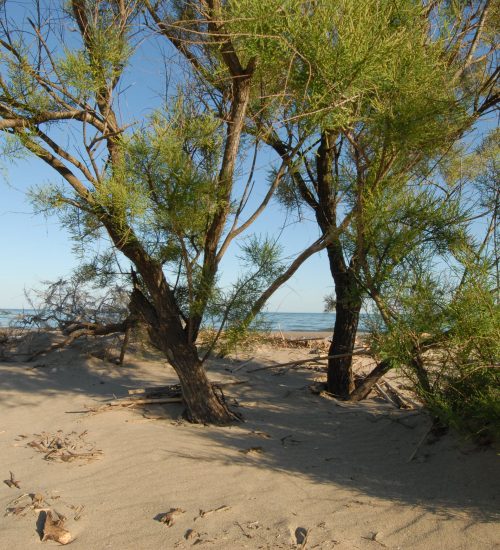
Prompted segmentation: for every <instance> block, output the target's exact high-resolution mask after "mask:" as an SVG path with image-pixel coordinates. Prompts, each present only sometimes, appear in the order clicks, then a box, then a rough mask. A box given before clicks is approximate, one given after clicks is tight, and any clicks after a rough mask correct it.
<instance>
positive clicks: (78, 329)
mask: <svg viewBox="0 0 500 550" xmlns="http://www.w3.org/2000/svg"><path fill="white" fill-rule="evenodd" d="M128 327H129V321H128V320H127V319H126V320H125V321H122V322H121V323H110V324H108V325H96V324H92V323H81V324H78V325H76V324H74V325H72V326H71V329H72V331H71V332H70V334H69V336H67V337H66V338H65V339H64V340H63V341H62V342H59V343H57V344H52V346H49V347H48V348H45V349H42V350H38V351H37V352H35V353H34V354H33V355H31V357H29V358H28V359H27V360H26V362H30V361H33V359H36V358H37V357H40V355H46V354H47V353H51V352H53V351H56V350H58V349H62V348H65V347H66V346H69V345H70V344H71V343H73V342H74V341H75V340H76V339H77V338H81V337H82V336H105V335H107V334H113V333H115V332H126V330H127V328H128ZM66 332H67V331H66ZM122 352H123V355H124V354H125V352H124V351H123V348H122ZM121 355H122V354H120V357H121Z"/></svg>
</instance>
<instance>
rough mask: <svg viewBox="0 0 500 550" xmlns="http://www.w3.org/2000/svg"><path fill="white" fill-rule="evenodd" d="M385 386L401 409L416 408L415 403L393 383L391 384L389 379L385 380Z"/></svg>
mask: <svg viewBox="0 0 500 550" xmlns="http://www.w3.org/2000/svg"><path fill="white" fill-rule="evenodd" d="M384 386H385V387H386V389H387V392H388V394H389V395H390V396H391V399H393V400H394V402H395V403H396V404H397V406H398V407H399V408H400V409H413V408H414V406H415V405H414V403H412V402H411V401H410V400H408V399H407V398H406V397H405V396H404V395H402V394H401V393H400V392H399V391H398V390H397V389H396V388H395V387H394V386H393V385H392V384H389V382H387V380H384Z"/></svg>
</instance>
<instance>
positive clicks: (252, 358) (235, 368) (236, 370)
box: [230, 357, 255, 372]
mask: <svg viewBox="0 0 500 550" xmlns="http://www.w3.org/2000/svg"><path fill="white" fill-rule="evenodd" d="M254 359H255V357H250V359H248V360H247V361H245V362H243V363H241V365H238V366H237V367H234V369H230V370H231V372H238V371H239V370H241V369H242V368H243V367H246V366H247V365H248V364H250V363H251V362H252V361H253V360H254Z"/></svg>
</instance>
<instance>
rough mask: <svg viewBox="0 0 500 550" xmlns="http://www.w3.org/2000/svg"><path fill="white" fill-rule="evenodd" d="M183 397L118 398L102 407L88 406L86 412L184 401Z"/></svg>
mask: <svg viewBox="0 0 500 550" xmlns="http://www.w3.org/2000/svg"><path fill="white" fill-rule="evenodd" d="M183 402H184V399H183V398H182V397H162V398H154V397H151V398H143V399H117V400H116V401H112V402H111V403H106V404H105V405H101V406H100V407H88V408H87V411H86V412H103V411H110V410H112V409H117V408H119V407H124V408H127V409H133V408H134V407H136V406H137V405H164V404H168V403H183Z"/></svg>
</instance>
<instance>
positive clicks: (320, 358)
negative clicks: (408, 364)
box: [247, 350, 371, 373]
mask: <svg viewBox="0 0 500 550" xmlns="http://www.w3.org/2000/svg"><path fill="white" fill-rule="evenodd" d="M354 355H371V353H370V352H369V351H361V350H360V351H353V352H352V353H340V354H338V355H317V356H315V357H309V358H308V359H300V360H298V361H289V362H288V363H277V364H276V365H266V366H265V367H259V368H258V369H254V370H250V371H247V372H249V373H251V372H259V371H261V370H268V369H280V368H283V367H299V366H300V365H304V364H305V363H311V362H315V361H325V360H327V359H341V358H342V357H352V356H354Z"/></svg>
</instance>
